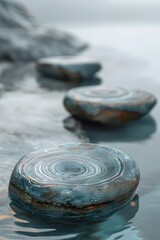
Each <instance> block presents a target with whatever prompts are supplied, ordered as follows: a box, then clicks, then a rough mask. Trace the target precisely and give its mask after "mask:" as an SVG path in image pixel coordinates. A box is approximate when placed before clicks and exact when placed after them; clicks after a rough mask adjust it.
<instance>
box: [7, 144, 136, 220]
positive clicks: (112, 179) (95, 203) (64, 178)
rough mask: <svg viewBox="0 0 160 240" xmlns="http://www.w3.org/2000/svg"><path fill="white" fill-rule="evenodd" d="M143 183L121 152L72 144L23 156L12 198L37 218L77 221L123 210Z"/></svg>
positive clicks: (12, 185)
mask: <svg viewBox="0 0 160 240" xmlns="http://www.w3.org/2000/svg"><path fill="white" fill-rule="evenodd" d="M139 179H140V174H139V170H138V167H137V165H136V163H135V162H134V160H133V159H132V158H130V157H129V156H127V155H126V154H125V153H123V152H121V151H120V150H117V149H114V148H112V147H109V146H100V145H95V144H77V143H70V144H65V145H59V146H54V147H53V148H49V149H44V150H39V151H37V152H33V153H31V154H29V155H27V156H24V157H23V158H22V159H21V160H20V161H19V162H18V164H17V165H16V166H15V168H14V170H13V173H12V175H11V179H10V185H9V194H10V197H11V199H12V200H13V202H15V203H17V204H18V205H19V206H22V207H24V206H25V208H26V209H27V210H28V211H31V212H33V213H36V214H37V213H38V214H41V215H46V216H56V217H57V216H58V217H59V216H66V215H72V216H75V215H77V214H78V215H79V214H88V213H89V212H90V211H91V212H92V211H97V210H96V209H97V208H99V207H102V206H104V208H105V207H106V206H109V205H108V204H109V203H113V204H116V203H117V204H124V203H125V202H126V201H128V199H131V198H132V197H133V195H134V194H135V192H136V189H137V186H138V183H139ZM106 204H107V205H106Z"/></svg>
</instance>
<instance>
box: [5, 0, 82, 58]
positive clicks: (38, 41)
mask: <svg viewBox="0 0 160 240" xmlns="http://www.w3.org/2000/svg"><path fill="white" fill-rule="evenodd" d="M85 48H86V44H84V43H82V42H81V41H79V40H78V39H76V38H74V37H72V36H71V35H69V34H65V33H62V32H60V31H57V30H52V29H49V28H46V27H44V26H41V25H40V24H38V22H37V21H36V20H35V19H34V17H32V16H31V15H30V14H29V13H28V11H27V10H26V9H25V8H24V7H23V6H22V5H21V4H20V3H17V2H16V1H14V0H13V1H11V0H0V59H9V60H12V61H31V60H37V59H39V58H42V57H46V56H59V55H72V54H73V55H74V54H77V53H78V52H79V51H81V50H83V49H85Z"/></svg>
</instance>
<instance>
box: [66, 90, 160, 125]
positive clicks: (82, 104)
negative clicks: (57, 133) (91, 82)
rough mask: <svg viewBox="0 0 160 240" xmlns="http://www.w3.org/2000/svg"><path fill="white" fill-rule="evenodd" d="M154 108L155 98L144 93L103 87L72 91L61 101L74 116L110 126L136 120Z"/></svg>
mask: <svg viewBox="0 0 160 240" xmlns="http://www.w3.org/2000/svg"><path fill="white" fill-rule="evenodd" d="M155 104H156V98H155V97H154V96H153V95H152V94H150V93H147V92H145V91H141V90H134V89H132V90H127V89H124V88H106V87H103V86H102V87H85V88H76V89H72V90H70V91H69V92H68V93H67V94H66V96H65V98H64V106H65V108H66V109H67V110H68V111H69V112H70V113H72V114H73V115H74V116H77V117H79V118H82V119H86V120H90V121H94V122H100V123H104V124H111V125H116V124H122V123H125V122H128V121H132V120H136V119H139V118H141V117H143V116H144V115H146V114H147V113H149V111H150V110H151V109H152V108H153V107H154V105H155Z"/></svg>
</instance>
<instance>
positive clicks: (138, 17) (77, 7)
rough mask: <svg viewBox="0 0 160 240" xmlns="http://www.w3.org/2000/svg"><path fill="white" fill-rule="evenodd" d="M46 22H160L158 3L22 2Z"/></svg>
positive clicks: (112, 0) (109, 0)
mask: <svg viewBox="0 0 160 240" xmlns="http://www.w3.org/2000/svg"><path fill="white" fill-rule="evenodd" d="M19 2H21V3H24V4H25V5H26V6H28V7H29V9H30V10H31V11H32V12H33V14H34V15H35V16H36V17H38V18H39V19H40V20H41V21H42V22H44V23H51V22H52V23H55V24H57V23H60V24H61V23H63V24H65V23H72V24H73V23H74V24H76V23H79V22H81V23H89V24H91V23H93V24H94V23H95V22H96V23H97V22H101V21H105V20H106V21H107V22H109V21H112V22H113V21H115V22H117V21H118V22H119V21H141V22H153V21H154V22H156V21H160V14H159V13H160V1H159V0H134V1H133V0H87V1H86V0H76V1H75V0H45V1H44V0H43V1H40V0H34V1H33V0H27V1H26V0H19Z"/></svg>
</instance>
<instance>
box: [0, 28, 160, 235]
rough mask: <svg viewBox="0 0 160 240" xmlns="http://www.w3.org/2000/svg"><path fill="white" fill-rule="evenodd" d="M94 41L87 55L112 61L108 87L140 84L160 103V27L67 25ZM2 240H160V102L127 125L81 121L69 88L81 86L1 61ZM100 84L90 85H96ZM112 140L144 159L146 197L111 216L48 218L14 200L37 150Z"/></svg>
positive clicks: (105, 76) (106, 71)
mask: <svg viewBox="0 0 160 240" xmlns="http://www.w3.org/2000/svg"><path fill="white" fill-rule="evenodd" d="M67 29H68V30H70V31H72V32H74V33H75V34H77V35H79V36H80V37H81V38H84V39H86V40H87V41H88V42H91V43H92V48H90V50H88V51H87V52H86V53H85V55H88V56H93V57H95V58H96V59H98V60H100V61H101V62H102V64H103V66H104V68H103V71H102V72H101V73H100V74H99V78H101V79H99V80H98V81H97V80H96V81H93V83H96V84H99V83H103V84H104V85H106V86H111V85H112V86H113V85H116V86H121V85H122V86H127V87H134V88H140V89H144V90H147V91H150V92H152V93H153V94H155V95H156V96H157V98H158V100H159V98H160V95H159V89H160V81H159V76H160V68H159V56H160V54H159V53H160V52H159V51H160V50H159V40H160V26H159V25H158V24H151V25H136V24H134V25H133V24H132V25H130V24H124V25H123V24H113V25H104V26H102V25H99V26H94V27H93V26H89V27H87V26H85V27H84V26H82V27H81V26H79V27H74V26H69V25H68V26H67V27H66V30H67ZM0 66H1V67H0V68H1V69H0V74H1V85H0V113H1V117H0V161H1V165H0V240H6V239H7V240H9V239H32V238H37V239H45V240H47V239H48V240H49V239H52V240H53V239H55V240H59V239H60V240H61V239H77V240H79V239H80V240H83V239H86V240H87V239H93V240H94V239H96V240H106V239H109V240H118V239H122V240H128V239H130V240H150V239H154V240H159V236H160V227H159V217H160V208H159V202H160V184H159V182H160V181H159V179H160V178H159V169H160V162H159V141H160V131H159V125H158V124H159V122H160V110H159V104H158V105H157V106H156V107H155V109H154V110H153V111H152V113H151V116H148V117H146V118H144V119H142V120H140V121H137V122H134V123H130V124H128V125H126V126H124V127H122V128H114V129H112V128H106V127H103V126H99V125H93V124H88V123H85V122H82V123H81V122H79V121H75V120H74V119H73V118H69V117H70V116H69V114H68V113H67V112H66V111H65V110H64V108H63V105H62V99H63V97H64V94H65V91H66V90H67V89H69V88H70V87H73V86H75V85H74V84H72V83H71V84H70V85H68V84H65V83H62V82H58V81H50V80H47V79H42V78H40V77H38V76H37V75H36V73H35V72H34V66H32V65H26V66H24V65H18V66H12V65H11V64H5V63H3V64H1V65H0ZM88 84H92V83H89V82H87V83H84V84H83V85H88ZM68 141H70V142H73V141H76V142H93V143H100V144H103V145H105V144H107V145H112V146H114V147H116V148H119V149H121V150H123V151H125V152H126V153H127V154H129V155H130V156H132V157H133V158H134V159H135V161H136V162H137V164H138V166H139V168H140V172H141V183H140V188H139V192H138V195H139V197H138V196H136V198H135V199H133V200H132V201H131V202H130V203H128V204H127V205H126V206H125V207H123V208H121V209H120V210H119V211H117V212H115V213H114V214H113V215H110V216H106V217H105V218H103V219H98V218H97V219H95V220H93V219H88V221H87V222H86V221H85V220H84V219H82V220H77V221H74V222H69V221H65V220H63V219H61V220H60V221H58V220H54V221H51V220H50V221H49V220H48V221H43V220H42V219H40V218H36V217H35V216H30V215H28V214H27V213H24V212H23V211H20V210H19V209H17V208H15V206H13V205H12V204H10V200H9V198H8V182H9V178H10V174H11V172H12V169H13V167H14V166H15V164H16V162H17V161H18V160H19V159H20V157H21V156H22V155H24V154H26V153H28V152H30V151H32V150H35V149H38V148H42V147H46V146H47V147H50V146H52V145H53V144H56V143H58V144H59V143H64V142H68Z"/></svg>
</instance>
